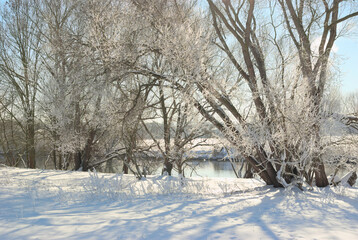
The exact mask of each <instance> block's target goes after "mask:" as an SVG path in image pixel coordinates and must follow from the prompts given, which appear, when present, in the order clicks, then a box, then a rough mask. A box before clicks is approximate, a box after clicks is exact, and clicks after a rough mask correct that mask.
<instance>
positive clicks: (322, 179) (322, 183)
mask: <svg viewBox="0 0 358 240" xmlns="http://www.w3.org/2000/svg"><path fill="white" fill-rule="evenodd" d="M318 161H319V163H318V166H317V168H316V169H315V170H314V173H315V179H316V186H317V187H327V186H328V185H329V182H328V179H327V175H326V171H325V168H324V164H323V163H322V162H321V160H318Z"/></svg>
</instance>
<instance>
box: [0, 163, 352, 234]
mask: <svg viewBox="0 0 358 240" xmlns="http://www.w3.org/2000/svg"><path fill="white" fill-rule="evenodd" d="M0 186H1V188H0V202H1V205H0V239H357V236H358V229H357V226H358V188H357V187H353V188H349V187H336V188H333V187H332V188H324V189H317V188H314V189H313V190H312V191H305V192H301V191H300V190H297V189H292V190H285V189H275V188H271V187H268V186H264V184H263V183H262V182H260V181H258V180H253V179H232V178H231V179H229V178H227V179H226V178H215V179H214V178H190V179H188V180H185V181H180V179H179V178H173V177H161V176H149V177H148V178H147V179H145V180H143V181H137V180H136V179H135V178H134V177H133V176H122V175H113V174H100V173H83V172H70V171H49V170H46V171H44V170H28V169H18V168H0Z"/></svg>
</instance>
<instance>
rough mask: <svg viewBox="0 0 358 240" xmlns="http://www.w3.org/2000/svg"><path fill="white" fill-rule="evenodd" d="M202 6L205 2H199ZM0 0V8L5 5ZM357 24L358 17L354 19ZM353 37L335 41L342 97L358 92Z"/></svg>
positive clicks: (356, 48)
mask: <svg viewBox="0 0 358 240" xmlns="http://www.w3.org/2000/svg"><path fill="white" fill-rule="evenodd" d="M200 1H201V3H202V4H203V6H205V5H206V4H207V3H206V1H202V0H200ZM5 2H6V1H5V0H0V8H1V7H2V5H3V4H4V3H5ZM355 20H356V22H358V17H356V19H355ZM354 32H355V36H350V37H341V38H339V39H337V40H336V42H335V45H336V49H335V54H336V56H338V61H337V63H338V67H339V70H340V77H339V82H340V88H341V92H342V94H343V95H347V94H349V93H352V92H358V26H356V27H355V29H354Z"/></svg>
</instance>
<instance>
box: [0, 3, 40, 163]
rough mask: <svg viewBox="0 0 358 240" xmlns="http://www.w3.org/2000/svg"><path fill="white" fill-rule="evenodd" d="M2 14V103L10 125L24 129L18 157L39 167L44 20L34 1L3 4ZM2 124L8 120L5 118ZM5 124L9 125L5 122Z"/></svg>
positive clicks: (0, 52) (0, 34) (0, 37)
mask: <svg viewBox="0 0 358 240" xmlns="http://www.w3.org/2000/svg"><path fill="white" fill-rule="evenodd" d="M0 14H1V16H0V24H1V25H0V74H1V77H2V78H1V80H2V81H1V83H0V84H1V91H2V98H1V106H2V109H3V110H5V112H6V114H7V115H8V116H9V117H10V118H9V119H8V120H7V121H11V122H12V123H11V124H10V125H11V126H13V124H14V125H17V126H18V127H19V128H20V129H21V132H22V137H21V141H20V142H17V144H18V145H19V147H20V149H19V152H18V154H19V156H20V157H21V158H22V156H23V157H24V158H25V159H23V160H24V163H25V166H26V167H29V168H35V167H36V150H35V144H36V138H35V134H36V131H35V130H36V127H35V119H36V116H35V114H36V112H37V111H36V106H37V104H36V100H37V99H36V98H37V93H38V88H39V81H40V78H41V71H42V69H41V61H40V49H41V47H42V42H41V38H40V32H39V31H40V30H39V29H40V28H41V25H42V23H41V20H40V19H39V18H38V15H37V10H36V8H34V6H33V2H32V1H22V0H13V1H7V2H6V3H5V4H3V5H2V8H1V13H0ZM3 124H5V122H4V121H3ZM3 127H7V126H6V124H5V125H4V126H3Z"/></svg>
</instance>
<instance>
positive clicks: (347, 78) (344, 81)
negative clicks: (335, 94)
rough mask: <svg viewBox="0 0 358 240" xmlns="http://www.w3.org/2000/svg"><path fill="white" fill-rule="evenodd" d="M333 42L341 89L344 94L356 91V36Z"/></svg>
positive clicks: (357, 48) (357, 86)
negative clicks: (335, 48)
mask: <svg viewBox="0 0 358 240" xmlns="http://www.w3.org/2000/svg"><path fill="white" fill-rule="evenodd" d="M357 21H358V17H357ZM335 44H336V46H337V48H338V49H337V52H336V54H337V55H338V58H339V59H338V61H339V65H340V66H339V67H340V71H341V77H340V80H341V91H342V93H343V94H344V95H345V94H349V93H351V92H358V37H351V38H348V37H343V38H340V39H338V40H337V41H336V43H335Z"/></svg>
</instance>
